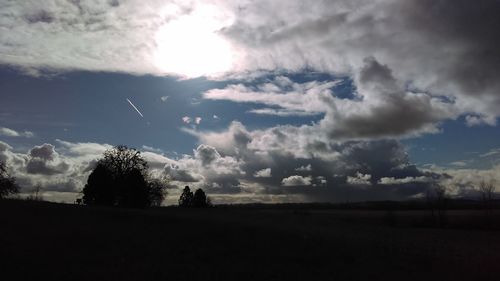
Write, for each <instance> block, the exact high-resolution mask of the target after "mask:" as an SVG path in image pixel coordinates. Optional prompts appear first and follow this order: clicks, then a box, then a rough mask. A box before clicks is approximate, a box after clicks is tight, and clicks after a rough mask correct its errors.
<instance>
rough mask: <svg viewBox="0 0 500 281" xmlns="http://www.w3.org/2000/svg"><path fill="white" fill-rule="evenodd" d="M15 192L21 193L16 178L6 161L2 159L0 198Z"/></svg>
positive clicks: (0, 166)
mask: <svg viewBox="0 0 500 281" xmlns="http://www.w3.org/2000/svg"><path fill="white" fill-rule="evenodd" d="M15 193H19V186H18V185H17V184H16V179H15V178H14V177H12V176H11V175H10V174H9V172H8V171H7V166H6V165H5V163H4V162H2V161H0V199H2V198H5V197H7V196H9V195H11V194H15Z"/></svg>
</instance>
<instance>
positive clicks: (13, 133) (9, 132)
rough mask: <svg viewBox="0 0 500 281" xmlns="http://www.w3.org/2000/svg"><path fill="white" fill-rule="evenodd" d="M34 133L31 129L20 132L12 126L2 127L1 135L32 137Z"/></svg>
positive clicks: (0, 129) (0, 128)
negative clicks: (11, 127)
mask: <svg viewBox="0 0 500 281" xmlns="http://www.w3.org/2000/svg"><path fill="white" fill-rule="evenodd" d="M34 135H35V134H34V133H33V132H30V131H24V132H18V131H16V130H13V129H10V128H6V127H0V136H5V137H25V138H32V137H33V136H34Z"/></svg>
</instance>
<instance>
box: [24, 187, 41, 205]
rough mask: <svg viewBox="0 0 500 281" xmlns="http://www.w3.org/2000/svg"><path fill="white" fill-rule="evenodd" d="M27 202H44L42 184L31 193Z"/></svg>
mask: <svg viewBox="0 0 500 281" xmlns="http://www.w3.org/2000/svg"><path fill="white" fill-rule="evenodd" d="M26 200H31V201H42V200H43V196H42V185H41V184H40V183H37V184H36V185H35V187H34V188H33V190H32V191H31V194H30V195H29V196H28V197H26Z"/></svg>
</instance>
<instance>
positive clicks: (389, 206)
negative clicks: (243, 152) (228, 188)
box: [216, 199, 500, 211]
mask: <svg viewBox="0 0 500 281" xmlns="http://www.w3.org/2000/svg"><path fill="white" fill-rule="evenodd" d="M216 207H217V208H241V209H310V210H330V209H333V210H350V209H352V210H381V211H386V210H428V209H429V202H427V201H426V200H423V199H422V200H411V201H364V202H343V203H328V202H324V203H272V204H266V203H246V204H218V205H216ZM483 208H484V204H483V202H482V201H481V200H473V199H448V200H447V202H446V209H448V210H480V209H483ZM491 208H492V209H500V200H499V199H496V200H493V201H492V204H491Z"/></svg>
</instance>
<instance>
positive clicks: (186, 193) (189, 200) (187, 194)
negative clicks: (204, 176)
mask: <svg viewBox="0 0 500 281" xmlns="http://www.w3.org/2000/svg"><path fill="white" fill-rule="evenodd" d="M193 197H194V195H193V192H192V191H191V189H190V188H189V186H186V187H184V190H183V191H182V194H181V197H179V206H181V207H191V206H192V205H193Z"/></svg>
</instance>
